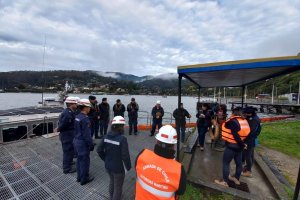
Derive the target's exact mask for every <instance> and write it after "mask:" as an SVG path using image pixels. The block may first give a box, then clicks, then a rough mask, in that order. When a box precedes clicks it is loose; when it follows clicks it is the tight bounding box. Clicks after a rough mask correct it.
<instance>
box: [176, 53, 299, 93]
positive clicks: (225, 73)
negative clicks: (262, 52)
mask: <svg viewBox="0 0 300 200" xmlns="http://www.w3.org/2000/svg"><path fill="white" fill-rule="evenodd" d="M296 70H300V56H288V57H273V58H261V59H250V60H238V61H229V62H216V63H207V64H196V65H188V66H179V67H178V74H179V75H181V76H183V77H185V78H187V79H189V80H190V81H192V82H193V83H195V84H196V85H198V86H199V87H201V88H205V87H221V86H222V87H242V86H245V85H249V84H251V83H254V82H258V81H261V80H266V79H270V78H273V77H276V76H280V75H283V74H287V73H291V72H293V71H296Z"/></svg>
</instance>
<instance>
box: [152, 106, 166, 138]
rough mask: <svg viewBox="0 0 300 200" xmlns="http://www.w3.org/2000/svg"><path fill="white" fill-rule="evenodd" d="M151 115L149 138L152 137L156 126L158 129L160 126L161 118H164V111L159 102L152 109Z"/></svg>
mask: <svg viewBox="0 0 300 200" xmlns="http://www.w3.org/2000/svg"><path fill="white" fill-rule="evenodd" d="M151 115H152V117H153V120H152V129H151V134H150V136H153V135H154V132H155V129H156V126H158V129H160V128H161V126H162V117H163V116H164V109H163V108H162V107H161V106H160V101H157V102H156V105H155V106H154V107H153V108H152V112H151Z"/></svg>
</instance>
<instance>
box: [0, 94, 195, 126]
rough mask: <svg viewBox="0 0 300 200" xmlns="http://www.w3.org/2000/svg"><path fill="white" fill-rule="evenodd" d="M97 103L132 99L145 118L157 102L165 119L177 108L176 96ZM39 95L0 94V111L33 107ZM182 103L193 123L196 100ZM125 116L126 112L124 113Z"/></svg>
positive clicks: (84, 96) (126, 98) (99, 99)
mask: <svg viewBox="0 0 300 200" xmlns="http://www.w3.org/2000/svg"><path fill="white" fill-rule="evenodd" d="M56 96H57V94H44V97H56ZM70 96H78V97H80V98H88V96H89V94H70ZM95 96H96V98H97V100H98V102H101V100H102V98H103V97H107V100H108V103H109V104H110V106H111V108H112V106H113V104H115V102H116V100H117V99H120V100H121V102H122V103H123V104H124V105H125V106H127V104H128V103H129V102H130V100H131V98H132V97H134V98H135V100H136V102H137V103H138V104H139V106H140V111H145V112H143V113H139V115H140V116H141V117H146V116H147V112H148V114H149V115H150V113H151V109H152V107H153V106H154V105H155V103H156V101H157V100H160V101H161V106H162V107H163V108H164V110H165V112H166V113H165V119H166V120H167V119H170V117H171V113H173V111H174V109H175V108H176V107H177V101H178V97H177V96H168V97H167V98H163V97H162V96H145V95H134V96H130V95H129V96H124V95H95ZM41 99H42V97H41V94H36V93H0V110H5V109H10V108H19V107H26V106H35V105H37V103H38V102H39V101H41ZM182 102H183V104H184V107H185V108H186V109H187V110H188V112H189V113H190V114H191V115H192V119H191V121H195V119H196V117H195V115H196V103H197V98H195V97H185V96H184V97H182ZM126 114H127V112H126Z"/></svg>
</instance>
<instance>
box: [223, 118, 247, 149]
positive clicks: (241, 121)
mask: <svg viewBox="0 0 300 200" xmlns="http://www.w3.org/2000/svg"><path fill="white" fill-rule="evenodd" d="M232 119H236V120H237V121H238V122H239V124H240V127H241V130H240V131H239V132H238V134H239V136H240V138H241V140H242V141H244V140H245V139H246V137H247V136H248V135H249V133H250V127H249V124H248V122H247V120H246V119H244V118H242V117H240V116H233V117H230V118H229V119H228V120H227V121H226V122H228V121H230V120H232ZM226 122H225V123H223V125H222V139H223V140H225V141H227V142H230V143H233V144H236V143H237V142H236V141H235V139H234V137H233V135H232V133H231V130H230V129H228V128H226V127H225V124H226Z"/></svg>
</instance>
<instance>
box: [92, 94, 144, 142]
mask: <svg viewBox="0 0 300 200" xmlns="http://www.w3.org/2000/svg"><path fill="white" fill-rule="evenodd" d="M89 100H90V103H91V111H90V113H89V114H88V116H89V119H90V121H91V129H92V130H91V131H92V137H93V135H95V138H96V139H100V138H102V137H103V136H104V135H106V134H107V129H108V125H109V119H110V105H109V104H108V102H107V98H102V102H101V103H100V104H98V102H97V99H96V97H95V96H89ZM112 110H113V115H114V117H115V116H122V117H124V114H125V111H126V110H125V106H124V104H123V103H122V102H121V100H120V99H117V100H116V103H115V104H114V105H113V109H112ZM138 111H139V105H138V104H137V102H136V101H135V98H131V101H130V103H129V104H128V105H127V112H128V118H129V134H130V135H131V134H132V132H133V133H134V135H137V132H138V130H137V123H138ZM99 126H100V136H99V134H98V132H99Z"/></svg>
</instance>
